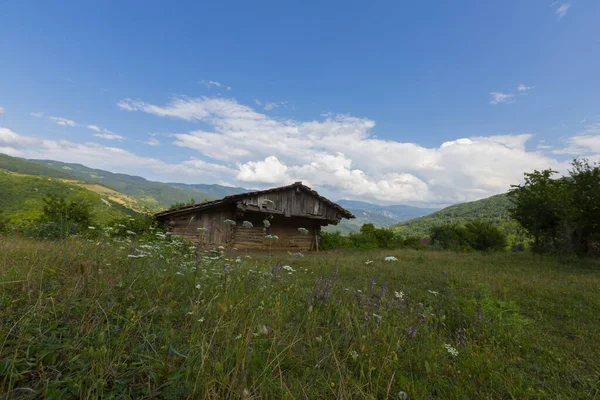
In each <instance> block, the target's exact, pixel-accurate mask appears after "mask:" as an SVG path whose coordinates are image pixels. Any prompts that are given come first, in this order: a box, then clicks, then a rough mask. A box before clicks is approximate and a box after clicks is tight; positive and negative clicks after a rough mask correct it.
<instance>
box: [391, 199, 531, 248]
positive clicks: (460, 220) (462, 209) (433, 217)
mask: <svg viewBox="0 0 600 400" xmlns="http://www.w3.org/2000/svg"><path fill="white" fill-rule="evenodd" d="M511 205H512V203H511V202H510V200H509V198H508V196H507V195H506V194H500V195H496V196H492V197H488V198H486V199H482V200H477V201H471V202H468V203H461V204H455V205H452V206H450V207H446V208H444V209H442V210H440V211H437V212H434V213H433V214H429V215H426V216H424V217H420V218H415V219H411V220H409V221H406V222H401V223H399V224H397V225H394V226H393V227H392V229H393V230H394V231H396V232H398V233H401V234H403V235H407V236H420V237H426V236H427V235H428V234H429V229H430V228H432V227H434V226H437V225H443V224H452V223H457V224H464V223H466V222H469V221H472V220H475V219H481V220H483V221H486V222H490V223H492V224H493V225H496V226H498V228H500V229H501V230H502V231H503V232H504V233H506V234H507V235H508V237H509V242H510V243H512V242H515V241H520V240H523V239H524V232H523V231H522V229H521V228H520V226H519V224H518V223H517V222H516V221H514V220H513V219H512V218H511V217H510V215H509V213H508V209H509V208H510V207H511Z"/></svg>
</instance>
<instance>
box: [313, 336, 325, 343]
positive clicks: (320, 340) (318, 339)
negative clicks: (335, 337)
mask: <svg viewBox="0 0 600 400" xmlns="http://www.w3.org/2000/svg"><path fill="white" fill-rule="evenodd" d="M315 340H316V341H317V342H319V343H321V342H322V341H323V337H322V336H317V337H316V338H315Z"/></svg>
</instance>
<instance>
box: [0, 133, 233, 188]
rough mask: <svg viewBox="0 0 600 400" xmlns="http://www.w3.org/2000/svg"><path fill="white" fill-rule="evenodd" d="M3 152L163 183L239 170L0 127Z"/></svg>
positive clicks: (222, 175) (0, 142) (224, 175)
mask: <svg viewBox="0 0 600 400" xmlns="http://www.w3.org/2000/svg"><path fill="white" fill-rule="evenodd" d="M0 153H5V154H10V155H15V156H19V157H26V158H43V159H50V160H57V161H63V162H71V163H79V164H84V165H87V166H90V167H93V168H100V169H105V170H108V171H112V172H126V173H131V174H137V175H145V176H148V175H151V176H152V178H153V179H158V180H163V181H171V182H172V181H173V180H180V181H181V180H183V181H189V182H198V180H199V179H206V177H207V176H208V177H210V176H214V175H219V176H220V177H232V176H234V175H235V174H236V170H233V169H231V168H228V167H226V166H223V165H218V164H213V163H210V162H206V161H202V160H199V159H195V158H193V159H190V160H187V161H183V162H181V163H177V164H171V163H167V162H164V161H162V160H159V159H156V158H151V157H141V156H138V155H136V154H134V153H132V152H129V151H127V150H124V149H121V148H118V147H108V146H103V145H100V144H98V143H90V142H87V143H74V142H70V141H67V140H50V139H45V138H35V137H31V136H26V135H20V134H17V133H15V132H13V131H11V130H10V129H7V128H2V127H0Z"/></svg>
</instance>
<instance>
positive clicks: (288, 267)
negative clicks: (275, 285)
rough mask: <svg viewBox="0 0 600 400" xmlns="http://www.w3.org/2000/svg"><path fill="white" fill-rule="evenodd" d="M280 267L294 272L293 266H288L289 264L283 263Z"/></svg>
mask: <svg viewBox="0 0 600 400" xmlns="http://www.w3.org/2000/svg"><path fill="white" fill-rule="evenodd" d="M281 268H283V269H285V270H286V271H290V272H296V270H295V269H294V268H292V267H290V266H289V265H284V266H283V267H281Z"/></svg>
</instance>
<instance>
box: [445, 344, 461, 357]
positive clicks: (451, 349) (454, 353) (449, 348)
mask: <svg viewBox="0 0 600 400" xmlns="http://www.w3.org/2000/svg"><path fill="white" fill-rule="evenodd" d="M444 347H445V348H446V351H447V352H448V354H450V355H451V356H452V357H456V356H458V350H456V349H455V348H454V347H452V345H450V344H448V343H444Z"/></svg>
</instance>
